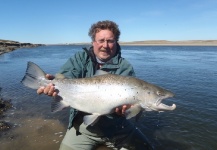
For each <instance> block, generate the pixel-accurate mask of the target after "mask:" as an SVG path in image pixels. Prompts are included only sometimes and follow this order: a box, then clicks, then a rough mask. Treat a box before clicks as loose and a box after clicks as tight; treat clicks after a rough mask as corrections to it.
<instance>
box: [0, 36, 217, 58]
mask: <svg viewBox="0 0 217 150" xmlns="http://www.w3.org/2000/svg"><path fill="white" fill-rule="evenodd" d="M119 44H120V45H121V46H217V40H186V41H167V40H146V41H133V42H123V41H119ZM43 45H91V43H90V42H89V43H88V42H81V43H59V44H31V43H20V42H17V41H10V40H1V39H0V55H1V54H4V53H8V52H11V51H13V50H16V49H18V48H24V47H26V48H27V47H28V48H29V47H37V46H43Z"/></svg>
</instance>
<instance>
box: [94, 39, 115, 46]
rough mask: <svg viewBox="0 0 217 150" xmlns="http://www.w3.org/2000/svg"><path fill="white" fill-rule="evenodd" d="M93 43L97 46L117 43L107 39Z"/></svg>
mask: <svg viewBox="0 0 217 150" xmlns="http://www.w3.org/2000/svg"><path fill="white" fill-rule="evenodd" d="M95 42H96V43H97V44H99V45H102V44H104V43H105V42H106V43H108V44H115V43H116V42H117V40H115V39H108V40H105V39H100V40H95Z"/></svg>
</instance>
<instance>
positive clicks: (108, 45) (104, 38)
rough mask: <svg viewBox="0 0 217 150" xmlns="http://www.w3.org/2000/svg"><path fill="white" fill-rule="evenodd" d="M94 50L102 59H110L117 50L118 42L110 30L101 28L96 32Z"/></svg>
mask: <svg viewBox="0 0 217 150" xmlns="http://www.w3.org/2000/svg"><path fill="white" fill-rule="evenodd" d="M93 51H94V54H95V55H96V57H97V58H99V59H100V60H101V61H108V60H109V59H111V58H112V57H113V56H114V55H115V54H116V51H117V42H116V39H115V36H114V34H113V33H112V32H111V31H110V30H101V31H99V32H97V33H96V36H95V41H93Z"/></svg>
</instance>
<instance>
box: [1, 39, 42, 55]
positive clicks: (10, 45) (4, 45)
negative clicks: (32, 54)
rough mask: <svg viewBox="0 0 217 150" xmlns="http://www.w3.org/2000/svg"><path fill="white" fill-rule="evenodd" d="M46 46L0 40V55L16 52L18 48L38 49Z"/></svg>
mask: <svg viewBox="0 0 217 150" xmlns="http://www.w3.org/2000/svg"><path fill="white" fill-rule="evenodd" d="M42 45H44V44H31V43H20V42H17V41H10V40H1V39H0V55H1V54H4V53H7V52H11V51H13V50H16V49H18V48H23V47H26V48H29V47H37V46H42Z"/></svg>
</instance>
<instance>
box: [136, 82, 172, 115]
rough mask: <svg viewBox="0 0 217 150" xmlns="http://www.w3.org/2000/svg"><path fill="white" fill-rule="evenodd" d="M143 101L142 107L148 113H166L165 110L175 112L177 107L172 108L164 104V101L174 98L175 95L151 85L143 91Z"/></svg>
mask: <svg viewBox="0 0 217 150" xmlns="http://www.w3.org/2000/svg"><path fill="white" fill-rule="evenodd" d="M142 93H143V94H142V95H143V96H142V98H141V99H142V100H141V103H140V105H141V107H142V108H144V109H145V110H146V111H164V110H174V109H175V108H176V105H175V104H173V105H172V106H169V105H166V104H163V103H162V101H163V100H164V99H168V98H172V97H174V96H175V95H174V94H173V93H172V92H170V91H168V90H166V89H163V88H161V87H158V86H155V85H151V86H149V87H148V88H147V86H146V87H145V88H144V89H143V92H142Z"/></svg>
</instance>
